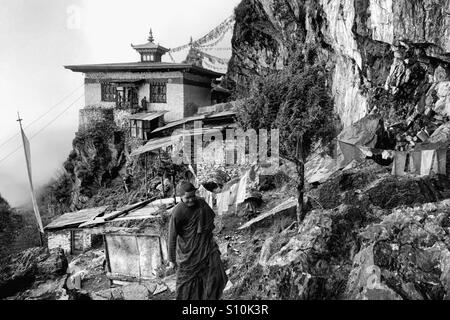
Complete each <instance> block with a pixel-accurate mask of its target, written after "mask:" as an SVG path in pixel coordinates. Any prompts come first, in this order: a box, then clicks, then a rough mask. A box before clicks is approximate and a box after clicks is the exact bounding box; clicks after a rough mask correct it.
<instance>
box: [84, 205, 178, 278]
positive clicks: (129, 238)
mask: <svg viewBox="0 0 450 320" xmlns="http://www.w3.org/2000/svg"><path fill="white" fill-rule="evenodd" d="M178 201H180V199H178ZM173 206H174V199H173V198H171V199H162V200H155V201H152V202H148V201H146V202H141V203H138V204H135V205H133V206H127V207H124V208H121V209H119V210H117V211H114V212H111V213H109V214H105V215H104V216H103V217H97V218H95V219H93V220H91V221H88V222H86V223H84V224H83V225H81V227H82V228H84V229H85V230H86V232H88V233H90V234H92V235H101V236H103V239H104V245H105V254H106V263H107V268H108V273H107V276H108V278H109V279H110V280H111V281H112V283H113V284H119V285H120V284H124V283H128V282H142V281H148V280H152V279H155V278H156V277H158V270H159V269H160V268H161V266H162V265H164V264H165V263H166V262H167V261H168V252H167V242H166V239H167V236H168V225H169V219H170V213H171V209H172V208H173Z"/></svg>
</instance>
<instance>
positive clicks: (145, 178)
mask: <svg viewBox="0 0 450 320" xmlns="http://www.w3.org/2000/svg"><path fill="white" fill-rule="evenodd" d="M144 171H145V172H144V186H145V196H146V197H147V196H148V188H147V153H144Z"/></svg>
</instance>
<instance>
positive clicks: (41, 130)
mask: <svg viewBox="0 0 450 320" xmlns="http://www.w3.org/2000/svg"><path fill="white" fill-rule="evenodd" d="M82 97H83V95H81V96H79V97H78V98H77V99H76V100H75V101H74V102H72V103H71V104H70V105H69V106H68V107H67V108H65V109H64V110H63V111H62V112H61V113H59V114H58V115H57V116H56V117H55V118H53V119H52V120H51V121H49V122H48V123H47V124H46V125H45V126H44V127H43V128H42V129H40V130H39V131H37V132H36V133H35V134H33V135H32V136H31V138H30V140H32V139H33V138H34V137H36V136H37V135H39V134H40V133H42V132H43V131H44V130H45V129H47V128H48V127H49V126H50V125H51V124H52V123H53V122H55V121H56V120H58V119H59V118H60V117H61V116H63V115H64V113H65V112H66V111H67V110H69V109H70V108H71V107H72V106H74V105H75V103H76V102H78V100H80V99H81V98H82ZM21 147H22V146H19V147H17V148H16V149H15V150H14V151H12V152H11V153H9V154H8V155H7V156H6V157H4V158H2V159H0V164H1V163H3V162H4V161H5V160H7V159H9V158H10V157H11V156H12V155H13V154H15V153H16V152H17V151H19V150H20V148H21Z"/></svg>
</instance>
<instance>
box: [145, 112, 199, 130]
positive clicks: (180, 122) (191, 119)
mask: <svg viewBox="0 0 450 320" xmlns="http://www.w3.org/2000/svg"><path fill="white" fill-rule="evenodd" d="M205 117H206V116H205V115H197V116H192V117H188V118H183V119H180V120H176V121H173V122H170V123H168V124H166V125H165V126H164V127H161V128H158V129H155V130H153V131H152V133H157V132H161V131H163V130H167V129H170V128H173V127H177V126H181V125H183V124H185V123H188V122H194V121H199V120H203V119H205Z"/></svg>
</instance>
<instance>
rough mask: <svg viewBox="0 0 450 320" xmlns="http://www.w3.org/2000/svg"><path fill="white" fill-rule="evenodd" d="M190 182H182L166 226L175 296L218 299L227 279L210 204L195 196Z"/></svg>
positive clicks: (189, 298) (182, 298)
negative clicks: (176, 203)
mask: <svg viewBox="0 0 450 320" xmlns="http://www.w3.org/2000/svg"><path fill="white" fill-rule="evenodd" d="M196 191H197V189H196V188H195V187H194V186H193V185H192V184H191V183H190V182H185V183H183V184H182V185H181V202H180V203H179V204H178V205H177V206H176V207H175V208H174V210H173V212H172V217H171V219H170V226H169V261H170V267H171V268H175V269H176V273H177V286H176V299H177V300H219V299H220V298H221V297H222V294H223V289H224V288H225V285H226V283H227V281H228V277H227V275H226V273H225V269H224V266H223V263H222V261H221V259H220V251H219V247H218V245H217V243H216V241H215V240H214V236H213V230H214V216H215V213H214V211H213V210H212V209H211V207H210V206H209V205H208V204H207V203H206V202H205V201H204V200H203V199H202V198H198V197H196Z"/></svg>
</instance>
